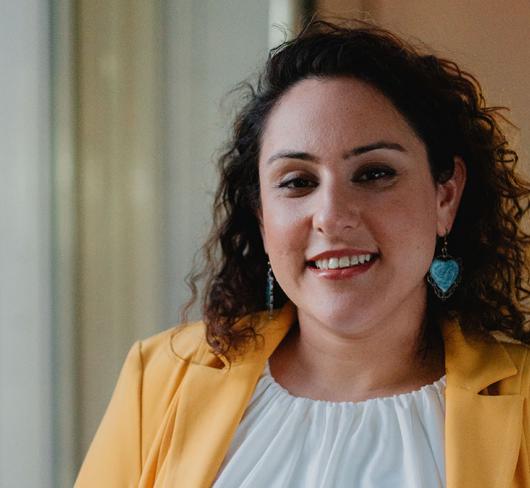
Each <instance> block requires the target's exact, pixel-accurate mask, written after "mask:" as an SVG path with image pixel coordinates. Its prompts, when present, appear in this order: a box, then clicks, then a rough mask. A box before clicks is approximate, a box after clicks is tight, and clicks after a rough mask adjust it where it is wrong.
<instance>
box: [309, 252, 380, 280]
mask: <svg viewBox="0 0 530 488" xmlns="http://www.w3.org/2000/svg"><path fill="white" fill-rule="evenodd" d="M377 259H378V256H372V259H371V260H370V261H368V262H367V263H364V264H356V265H355V266H350V267H348V268H336V269H319V268H317V267H316V266H314V265H308V266H307V268H308V269H309V270H310V271H311V272H312V273H315V274H316V275H317V276H318V277H319V278H325V279H328V280H345V279H348V278H351V277H353V276H357V275H360V274H362V273H365V272H366V271H368V270H369V269H370V268H371V267H372V266H373V264H374V263H375V262H376V261H377Z"/></svg>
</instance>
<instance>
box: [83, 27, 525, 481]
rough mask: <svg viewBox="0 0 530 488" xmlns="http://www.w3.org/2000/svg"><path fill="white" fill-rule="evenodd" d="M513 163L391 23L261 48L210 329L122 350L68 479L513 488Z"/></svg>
mask: <svg viewBox="0 0 530 488" xmlns="http://www.w3.org/2000/svg"><path fill="white" fill-rule="evenodd" d="M516 161H517V156H516V154H515V153H514V152H513V151H512V150H511V149H510V148H509V147H508V144H507V142H506V140H505V138H504V135H503V133H502V131H501V129H500V126H499V115H498V113H497V111H496V110H495V109H492V108H488V107H487V106H486V105H485V102H484V99H483V97H482V95H481V92H480V87H479V85H478V83H477V82H476V80H475V79H474V78H473V77H471V76H470V75H468V74H466V73H464V72H462V71H461V70H460V69H459V68H458V67H457V66H456V65H455V64H454V63H452V62H449V61H446V60H443V59H440V58H437V57H435V56H432V55H429V54H423V53H421V52H419V51H418V50H416V49H415V48H413V47H411V46H409V45H407V44H406V43H404V42H403V41H402V40H400V39H398V38H397V37H395V36H394V35H393V34H391V33H390V32H388V31H385V30H382V29H379V28H376V27H373V26H369V25H365V24H361V25H358V26H355V27H348V26H336V25H332V24H329V23H325V22H319V21H314V22H312V23H311V24H309V25H308V26H307V27H306V28H305V29H304V30H303V32H301V33H300V35H299V36H298V37H297V38H295V39H294V40H292V41H289V42H286V43H284V44H282V45H281V46H279V47H278V48H276V49H274V50H273V51H272V52H271V55H270V57H269V60H268V62H267V66H266V68H265V71H264V74H263V75H262V77H261V78H260V81H259V83H258V84H257V87H256V88H255V89H251V90H250V92H249V99H248V103H247V105H246V106H245V107H244V108H243V109H242V110H241V112H240V114H239V116H238V118H237V120H236V123H235V126H234V133H233V137H232V140H231V142H230V144H229V147H228V149H227V151H226V152H225V154H224V156H223V157H222V158H221V160H220V170H221V181H220V185H219V189H218V192H217V197H216V205H215V215H214V227H213V230H212V233H211V237H210V239H209V241H208V242H207V243H206V245H205V247H204V262H203V265H204V268H203V270H202V271H201V272H199V273H197V274H196V275H193V276H192V278H191V283H192V289H193V293H194V296H193V300H195V299H196V295H197V291H196V290H197V283H198V280H199V279H200V278H205V284H204V306H203V314H204V321H203V322H200V323H198V324H192V325H186V326H183V327H181V328H179V329H177V330H176V331H167V332H165V333H162V334H159V335H158V336H155V337H153V338H150V339H147V340H145V341H142V342H140V343H138V344H136V345H135V346H134V347H133V349H132V350H131V353H130V355H129V357H128V359H127V361H126V364H125V366H124V370H123V372H122V376H121V378H120V381H119V383H118V386H117V388H116V393H115V395H114V397H113V399H112V402H111V405H110V406H109V409H108V411H107V414H106V415H105V418H104V420H103V422H102V425H101V427H100V429H99V431H98V433H97V435H96V438H95V440H94V443H93V445H92V447H91V449H90V451H89V454H88V456H87V459H86V461H85V464H84V465H83V468H82V470H81V473H80V476H79V480H78V486H89V485H90V486H94V485H98V486H100V485H101V486H132V485H134V486H136V485H138V486H142V487H147V486H181V485H183V486H190V487H206V486H212V485H213V486H216V487H217V488H220V487H221V488H222V487H233V486H241V487H243V486H252V487H261V486H263V487H265V486H303V487H312V486H314V487H342V486H352V485H355V486H363V487H395V486H407V487H418V488H419V487H427V486H428V487H443V486H447V487H449V488H460V487H464V486H465V487H466V488H468V487H471V488H472V487H480V488H485V487H491V488H493V487H499V488H500V487H508V486H510V487H530V459H529V453H530V431H529V430H528V426H529V425H530V407H529V394H530V360H529V358H528V356H529V355H528V346H527V345H525V344H529V343H530V333H529V332H528V329H527V327H526V325H527V323H526V318H525V313H526V312H527V311H526V310H525V308H524V307H523V302H524V300H526V299H527V298H528V296H529V289H528V285H527V283H528V281H527V280H528V266H527V261H526V256H527V247H528V243H529V240H530V239H529V236H528V235H527V234H525V233H524V232H523V230H522V229H521V227H520V223H521V221H522V219H523V217H524V216H525V215H526V213H527V210H528V208H529V199H530V186H529V185H528V184H527V183H526V182H524V181H523V180H522V179H520V178H519V177H518V176H517V174H516V172H515V163H516ZM453 256H454V257H453ZM193 300H192V302H193ZM499 332H500V333H502V339H499ZM95 480H97V482H96V481H95Z"/></svg>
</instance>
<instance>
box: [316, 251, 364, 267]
mask: <svg viewBox="0 0 530 488" xmlns="http://www.w3.org/2000/svg"><path fill="white" fill-rule="evenodd" d="M372 257H373V256H372V255H371V254H359V255H356V256H350V257H348V256H341V257H340V258H329V259H319V260H317V261H315V265H316V267H317V268H318V269H337V268H349V267H350V266H356V265H358V264H364V263H367V262H368V261H370V260H371V259H372Z"/></svg>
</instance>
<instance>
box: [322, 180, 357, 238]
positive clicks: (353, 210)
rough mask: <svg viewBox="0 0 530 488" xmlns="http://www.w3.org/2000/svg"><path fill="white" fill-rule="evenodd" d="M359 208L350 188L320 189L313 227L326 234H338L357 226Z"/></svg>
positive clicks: (331, 235)
mask: <svg viewBox="0 0 530 488" xmlns="http://www.w3.org/2000/svg"><path fill="white" fill-rule="evenodd" d="M359 222H360V210H359V205H358V204H357V203H356V202H355V200H354V198H353V195H352V194H351V190H350V191H349V192H348V190H347V189H346V190H344V189H339V188H337V187H336V186H334V187H332V188H329V189H322V190H321V192H320V195H319V198H318V199H317V200H316V202H315V209H314V213H313V228H314V229H315V230H317V231H318V232H321V233H323V234H326V235H327V236H330V237H333V236H340V235H341V234H343V233H344V232H347V231H350V230H354V229H356V228H357V227H358V226H359Z"/></svg>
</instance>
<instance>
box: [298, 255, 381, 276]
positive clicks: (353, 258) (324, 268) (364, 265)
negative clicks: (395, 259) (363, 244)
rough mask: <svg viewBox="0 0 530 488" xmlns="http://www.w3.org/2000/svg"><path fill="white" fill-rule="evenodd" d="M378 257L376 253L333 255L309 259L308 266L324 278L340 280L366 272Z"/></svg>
mask: <svg viewBox="0 0 530 488" xmlns="http://www.w3.org/2000/svg"><path fill="white" fill-rule="evenodd" d="M378 257H379V255H378V254H375V253H366V254H354V255H350V256H331V257H326V258H322V259H316V260H314V261H308V262H307V267H308V269H309V270H310V271H312V272H314V273H315V274H317V275H318V276H320V277H322V278H327V279H332V280H340V279H346V278H350V277H352V276H355V275H358V274H361V273H364V272H366V271H367V270H368V269H370V268H371V267H372V265H373V264H374V262H375V261H376V260H377V258H378Z"/></svg>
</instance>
